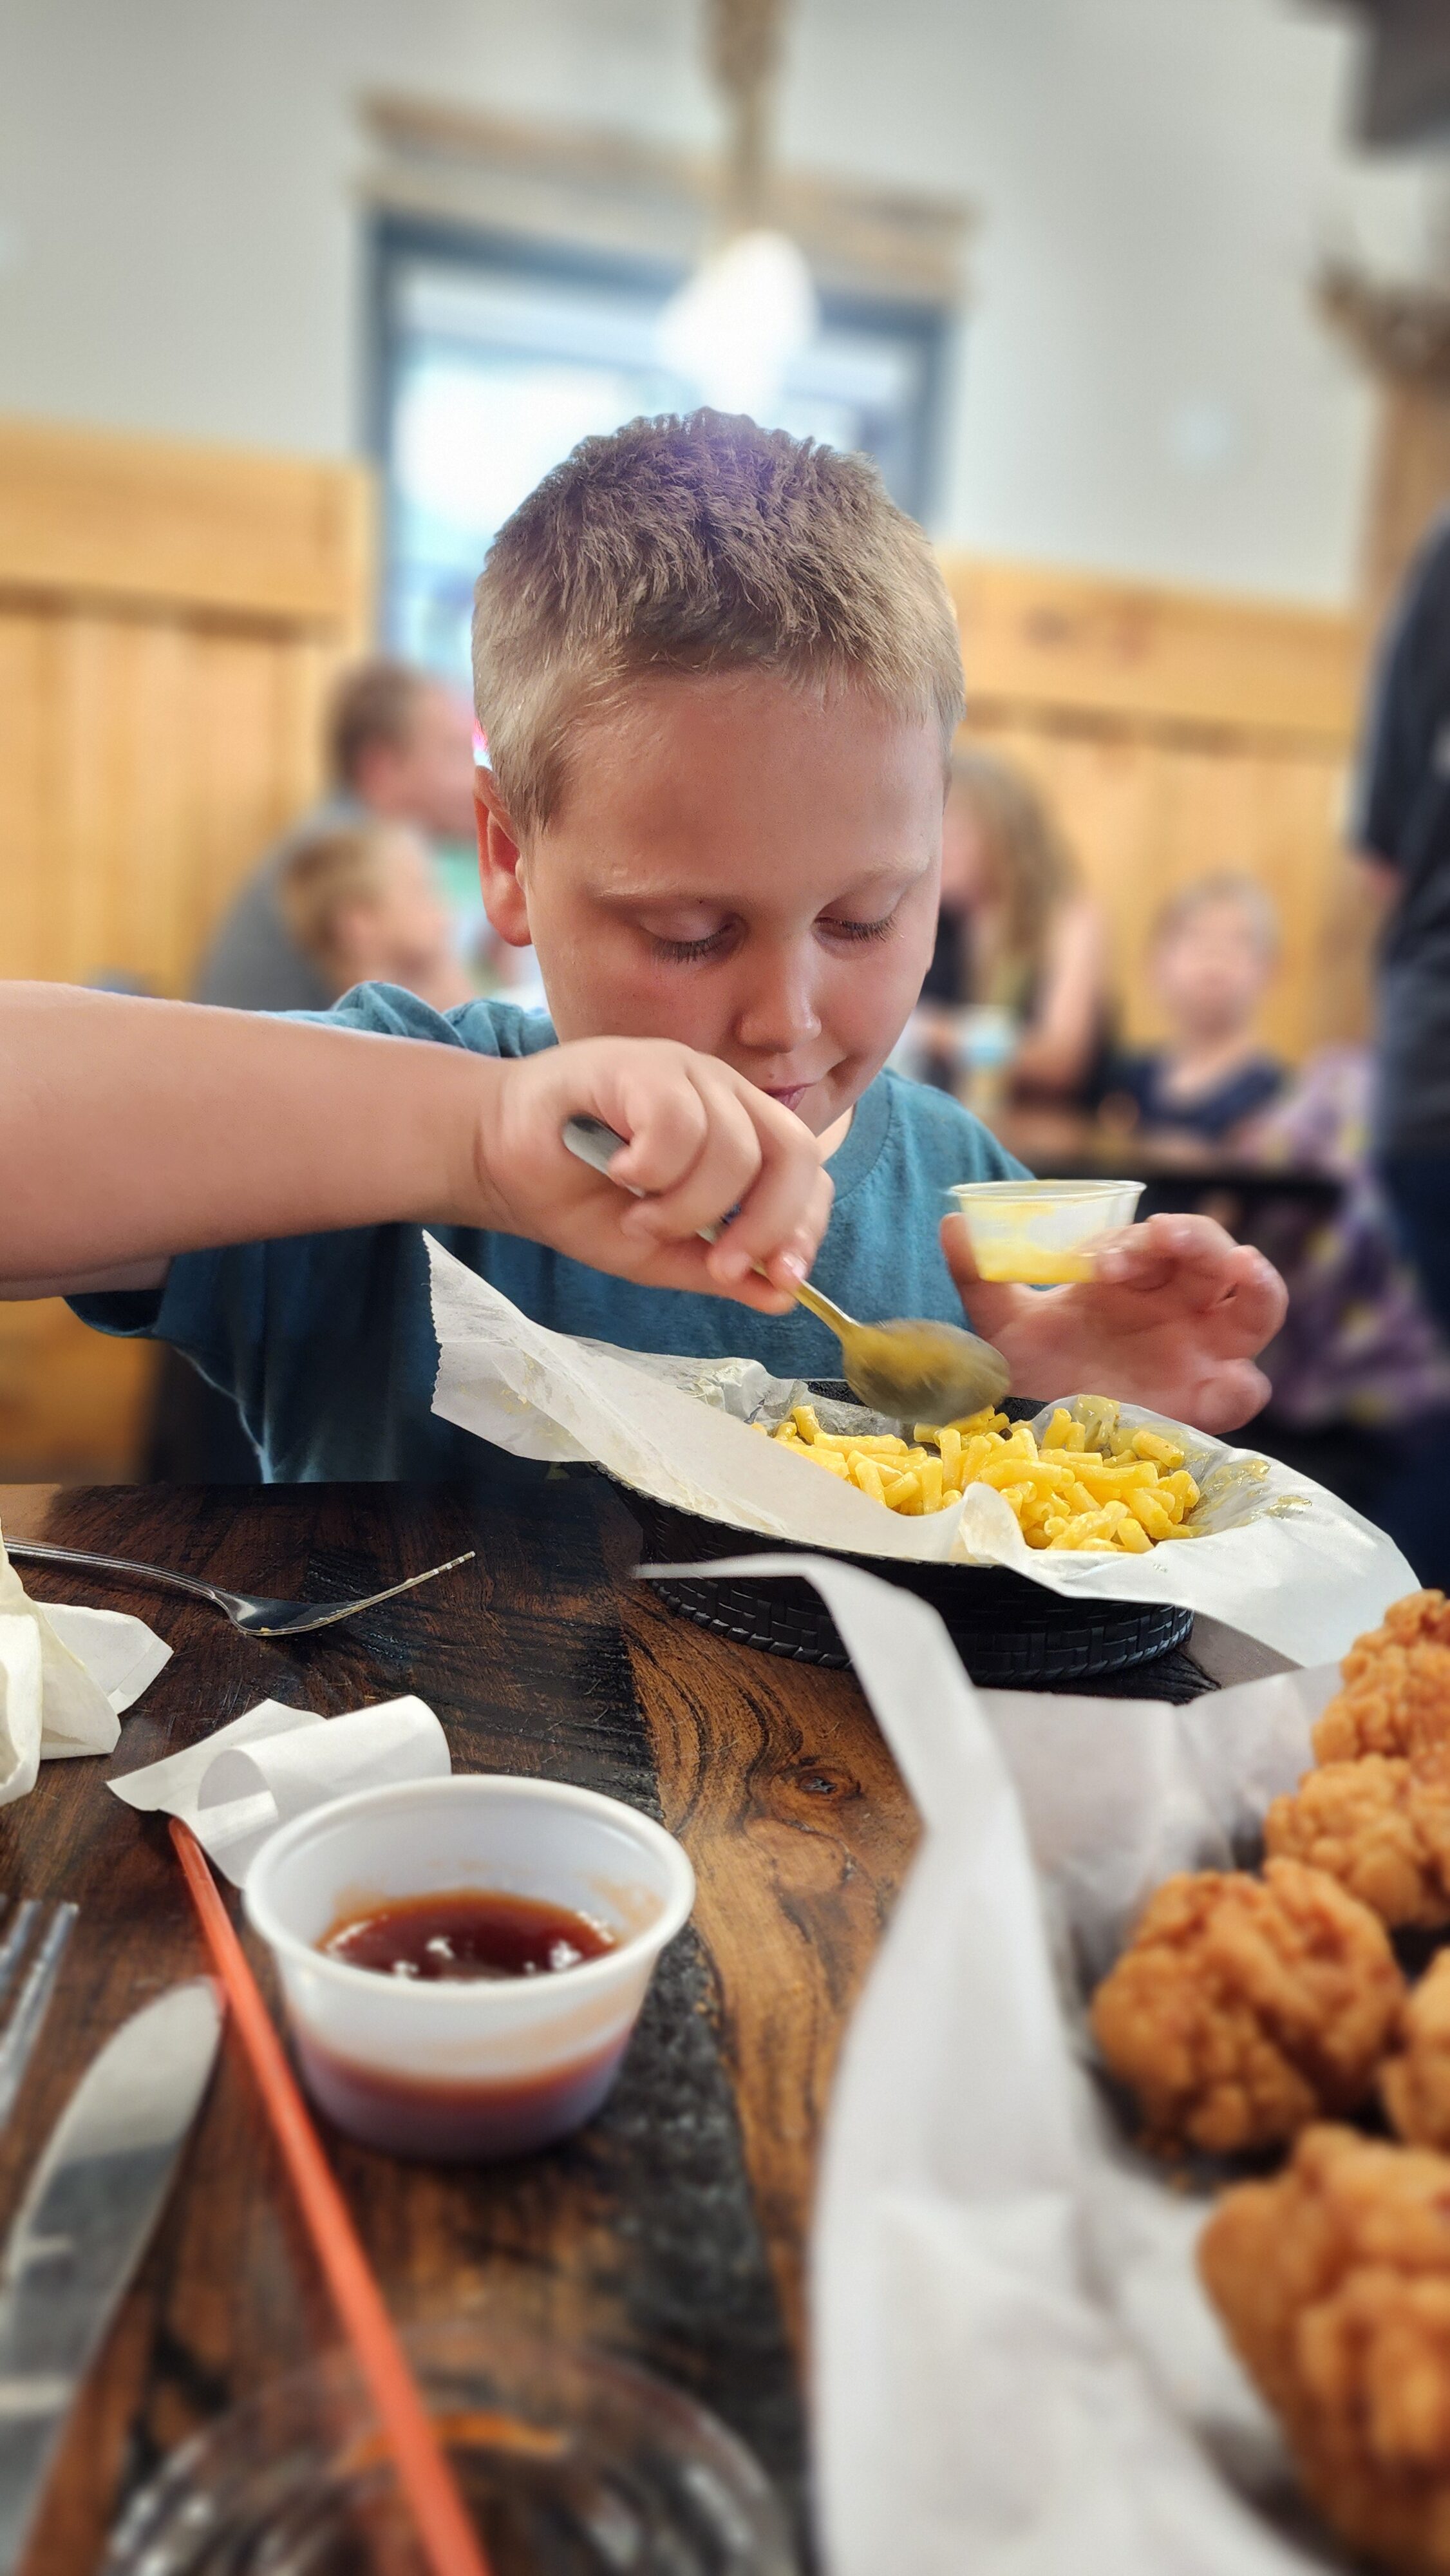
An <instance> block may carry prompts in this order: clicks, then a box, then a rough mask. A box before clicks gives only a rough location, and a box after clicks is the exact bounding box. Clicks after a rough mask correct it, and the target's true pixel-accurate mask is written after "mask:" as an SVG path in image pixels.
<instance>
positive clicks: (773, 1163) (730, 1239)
mask: <svg viewBox="0 0 1450 2576" xmlns="http://www.w3.org/2000/svg"><path fill="white" fill-rule="evenodd" d="M498 1073H499V1077H500V1078H499V1079H498V1080H497V1082H496V1084H491V1085H490V1089H489V1097H488V1100H487V1102H486V1104H485V1105H484V1107H483V1108H482V1110H481V1113H480V1117H479V1121H478V1126H477V1130H476V1134H475V1142H474V1152H475V1170H476V1179H477V1199H476V1201H475V1202H474V1206H473V1209H472V1211H471V1212H465V1211H464V1210H462V1209H460V1210H459V1212H458V1213H459V1215H460V1218H461V1221H462V1222H464V1223H472V1224H475V1225H478V1224H483V1225H488V1226H496V1227H499V1228H501V1229H502V1230H503V1231H505V1232H507V1233H510V1234H520V1235H526V1236H528V1237H530V1238H531V1239H532V1240H533V1241H534V1242H536V1243H547V1244H550V1245H552V1246H553V1248H554V1250H555V1251H556V1252H566V1253H568V1254H569V1255H570V1256H571V1258H572V1259H573V1260H575V1261H584V1262H587V1263H588V1264H589V1265H590V1267H591V1268H592V1269H595V1270H608V1271H612V1272H614V1274H615V1275H616V1276H617V1277H619V1278H624V1279H635V1280H638V1281H639V1282H640V1284H641V1285H642V1286H645V1287H650V1288H691V1289H696V1290H701V1291H703V1292H704V1293H705V1294H706V1295H714V1296H724V1297H736V1298H739V1300H740V1301H741V1303H742V1304H743V1305H747V1306H754V1307H756V1308H758V1309H759V1311H760V1312H761V1313H763V1314H767V1315H781V1314H784V1313H786V1312H787V1310H788V1308H789V1305H790V1302H791V1300H790V1288H791V1285H792V1284H793V1283H794V1282H795V1281H797V1280H800V1279H804V1278H805V1276H806V1274H807V1272H808V1271H809V1269H810V1267H811V1264H812V1262H813V1261H814V1259H815V1257H816V1252H817V1249H818V1247H819V1245H820V1240H821V1237H822V1235H823V1234H824V1233H825V1230H826V1220H827V1218H828V1217H829V1215H830V1210H831V1198H832V1195H833V1192H832V1184H831V1180H830V1177H829V1175H828V1174H827V1172H826V1171H825V1169H824V1168H823V1166H822V1162H821V1156H820V1148H819V1145H818V1143H817V1141H816V1139H815V1137H814V1136H813V1135H812V1134H811V1132H810V1129H809V1128H808V1127H806V1126H804V1125H802V1123H801V1121H800V1119H799V1118H797V1117H795V1116H794V1115H793V1113H792V1112H791V1111H790V1110H788V1109H783V1108H782V1107H781V1105H780V1103H779V1101H776V1100H772V1099H771V1098H770V1097H769V1095H768V1093H766V1092H763V1091H757V1090H756V1088H755V1086H754V1084H753V1083H750V1082H747V1081H746V1079H745V1077H744V1075H743V1074H739V1073H735V1072H733V1071H732V1070H731V1068H730V1066H729V1065H726V1064H722V1063H721V1062H720V1061H719V1059H718V1058H717V1057H715V1056H707V1055H697V1054H696V1053H695V1052H694V1050H693V1049H692V1048H690V1047H685V1046H677V1045H676V1044H675V1043H674V1042H673V1041H672V1040H670V1039H667V1038H585V1039H580V1040H576V1041H575V1042H574V1043H572V1044H569V1045H564V1046H557V1047H548V1048H545V1049H544V1050H543V1051H542V1052H541V1053H540V1054H538V1055H532V1056H525V1057H522V1058H518V1059H510V1060H508V1061H506V1062H505V1063H503V1064H502V1065H500V1066H499V1068H498ZM574 1117H590V1118H600V1119H602V1120H603V1121H604V1123H605V1125H606V1126H607V1127H613V1128H614V1129H615V1130H616V1132H617V1133H618V1134H619V1135H621V1136H623V1137H624V1138H625V1139H626V1145H625V1147H624V1149H622V1150H621V1151H620V1152H619V1153H618V1154H617V1155H616V1156H615V1158H614V1162H613V1165H612V1167H611V1173H610V1177H609V1178H608V1179H607V1180H606V1179H605V1178H604V1177H603V1175H602V1174H601V1173H598V1172H595V1171H592V1170H591V1169H590V1168H589V1166H588V1165H587V1164H585V1163H581V1162H580V1161H579V1159H578V1157H577V1156H576V1155H574V1154H571V1153H570V1151H569V1149H568V1147H567V1146H566V1145H565V1143H564V1141H563V1127H564V1122H565V1120H566V1119H568V1118H574ZM631 1191H643V1192H645V1193H647V1195H646V1196H644V1197H642V1198H638V1197H631V1195H630V1193H631ZM465 1195H467V1192H466V1191H465ZM732 1210H733V1211H734V1214H733V1215H731V1211H732ZM726 1217H729V1218H730V1222H729V1224H728V1225H726V1226H725V1230H724V1232H723V1233H722V1235H721V1237H720V1240H719V1242H718V1243H714V1244H705V1243H702V1242H701V1241H700V1240H699V1232H700V1229H701V1228H702V1227H704V1226H709V1225H719V1224H720V1223H721V1222H722V1221H723V1220H724V1219H725V1218H726ZM761 1271H763V1272H764V1273H765V1274H766V1275H765V1276H764V1277H763V1278H762V1277H760V1276H759V1275H758V1273H759V1272H761Z"/></svg>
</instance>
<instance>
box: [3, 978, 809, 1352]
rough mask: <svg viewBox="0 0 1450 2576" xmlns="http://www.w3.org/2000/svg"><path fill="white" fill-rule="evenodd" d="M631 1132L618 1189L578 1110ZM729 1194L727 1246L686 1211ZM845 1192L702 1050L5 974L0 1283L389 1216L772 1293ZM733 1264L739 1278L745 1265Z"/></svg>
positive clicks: (776, 1109) (785, 1123)
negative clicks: (510, 1053) (313, 1018)
mask: <svg viewBox="0 0 1450 2576" xmlns="http://www.w3.org/2000/svg"><path fill="white" fill-rule="evenodd" d="M580 1111H582V1112H588V1113H590V1114H593V1115H595V1116H598V1117H602V1118H604V1119H606V1120H607V1122H608V1123H609V1124H610V1125H612V1126H614V1127H617V1128H618V1129H619V1130H620V1132H621V1133H622V1134H625V1135H627V1136H629V1137H631V1138H632V1139H633V1150H632V1154H631V1156H628V1157H621V1158H620V1166H619V1167H620V1170H621V1175H622V1177H627V1178H628V1179H629V1180H630V1181H632V1182H633V1183H634V1184H635V1185H636V1187H638V1188H640V1189H642V1190H645V1191H648V1192H650V1193H651V1194H652V1195H651V1198H650V1200H649V1203H648V1205H647V1206H646V1205H643V1204H639V1203H636V1202H634V1201H631V1200H630V1199H628V1198H627V1197H626V1196H625V1195H624V1194H623V1192H622V1191H621V1190H619V1189H618V1188H616V1187H615V1186H614V1184H613V1183H612V1182H609V1181H604V1180H602V1179H601V1178H600V1177H599V1175H597V1174H595V1173H592V1172H590V1171H588V1170H587V1168H586V1167H585V1166H584V1165H583V1164H581V1163H579V1162H578V1161H576V1160H575V1158H574V1157H573V1156H572V1155H570V1154H569V1153H567V1152H566V1150H565V1148H564V1146H563V1144H562V1142H561V1141H560V1132H559V1131H560V1129H561V1128H562V1125H563V1122H564V1120H565V1119H566V1118H567V1117H569V1116H570V1115H572V1114H574V1113H575V1112H580ZM737 1205H738V1207H739V1215H738V1216H737V1217H736V1218H735V1220H734V1221H733V1222H732V1223H731V1224H730V1226H729V1227H728V1228H727V1231H726V1233H725V1235H724V1236H723V1237H722V1239H721V1242H720V1243H719V1244H718V1245H716V1246H715V1247H714V1248H713V1249H709V1250H707V1248H706V1246H705V1245H704V1244H702V1243H699V1242H697V1241H696V1240H694V1228H695V1227H696V1226H698V1225H704V1224H708V1223H712V1222H714V1221H717V1220H718V1219H719V1218H721V1217H723V1216H725V1215H727V1214H728V1212H729V1211H730V1210H731V1209H732V1208H733V1207H736V1206H737ZM829 1205H830V1183H829V1181H828V1180H827V1179H826V1177H825V1174H824V1173H823V1172H822V1170H821V1167H820V1159H819V1155H818V1153H817V1151H816V1147H815V1140H814V1138H812V1137H811V1136H809V1135H808V1134H807V1131H806V1130H805V1129H804V1128H803V1127H802V1126H801V1125H800V1122H799V1121H798V1120H797V1119H794V1118H792V1117H790V1115H789V1113H788V1112H786V1111H784V1110H782V1109H781V1108H780V1106H779V1104H778V1103H777V1102H775V1101H772V1100H769V1099H768V1098H766V1097H765V1095H764V1094H762V1093H760V1092H756V1091H754V1090H753V1089H752V1087H751V1085H750V1084H748V1083H746V1082H745V1081H744V1080H743V1079H742V1078H741V1077H740V1076H739V1075H736V1074H732V1073H731V1072H730V1071H729V1068H728V1067H726V1066H724V1065H720V1064H717V1063H715V1062H714V1060H713V1059H711V1058H706V1057H700V1056H696V1055H694V1054H693V1053H692V1052H691V1051H690V1050H689V1049H688V1048H684V1047H677V1046H673V1045H670V1044H667V1043H665V1042H663V1041H646V1040H631V1039H617V1038H611V1039H591V1040H589V1041H587V1042H586V1043H584V1044H582V1045H578V1046H572V1047H551V1048H549V1049H547V1050H545V1051H544V1052H543V1053H541V1054H539V1055H536V1056H531V1057H528V1058H526V1059H523V1060H521V1061H507V1060H500V1059H498V1058H496V1057H491V1056H480V1055H474V1054H472V1053H470V1052H469V1051H467V1050H466V1049H464V1048H461V1047H453V1046H443V1045H432V1044H429V1043H428V1042H427V1041H424V1040H417V1039H406V1038H391V1037H374V1036H365V1035H361V1034H359V1033H357V1032H355V1031H350V1030H344V1029H337V1028H327V1027H320V1026H316V1025H313V1024H311V1023H308V1022H303V1021H295V1020H287V1019H273V1018H268V1017H264V1016H261V1015H257V1014H252V1013H248V1012H241V1011H214V1010H205V1009H201V1008H199V1007H197V1006H196V1005H194V1004H191V1003H184V1002H150V1001H136V1000H131V999H128V998H122V997H119V996H116V995H112V994H100V993H87V992H83V991H78V990H76V989H74V988H72V987H69V986H52V985H35V984H32V985H24V984H8V985H5V984H0V1210H3V1217H0V1282H3V1283H4V1285H3V1288H0V1293H4V1294H6V1295H9V1296H12V1297H14V1296H39V1295H48V1294H57V1293H66V1294H75V1293H77V1292H79V1291H80V1290H82V1289H88V1288H95V1287H100V1286H104V1287H116V1288H125V1287H129V1288H146V1287H153V1286H155V1285H157V1284H159V1282H160V1280H161V1278H162V1277H163V1276H164V1273H165V1268H166V1265H167V1262H168V1261H169V1260H170V1258H171V1257H172V1256H173V1255H174V1254H176V1253H180V1252H187V1251H195V1250H200V1249H203V1248H205V1247H207V1246H210V1245H217V1244H229V1243H242V1242H251V1241H261V1240H266V1239H268V1238H271V1237H275V1236H281V1235H297V1234H312V1233H319V1232H326V1231H331V1230H334V1229H338V1228H346V1227H354V1226H367V1225H375V1224H385V1223H392V1222H401V1223H410V1222H411V1223H422V1224H428V1223H432V1224H442V1225H447V1224H454V1225H466V1226H476V1227H480V1228H486V1229H498V1230H501V1231H504V1232H507V1233H515V1234H527V1235H531V1236H533V1237H534V1238H535V1239H537V1240H539V1241H541V1242H545V1243H550V1244H553V1245H554V1246H555V1247H556V1248H557V1249H559V1250H561V1251H566V1252H570V1253H573V1254H574V1255H575V1257H576V1258H578V1259H581V1260H585V1261H588V1262H590V1263H591V1264H592V1265H593V1266H595V1267H596V1268H600V1269H607V1270H612V1271H615V1272H617V1273H621V1274H623V1275H625V1276H627V1277H632V1278H638V1279H640V1280H643V1281H646V1282H648V1283H649V1284H651V1285H658V1286H671V1287H698V1288H703V1289H707V1290H713V1291H714V1293H715V1294H717V1295H718V1294H720V1293H721V1292H722V1291H724V1292H726V1293H729V1294H734V1295H739V1296H742V1297H744V1298H745V1300H746V1301H747V1302H748V1303H751V1304H758V1305H761V1306H763V1307H764V1308H766V1310H767V1311H770V1312H779V1311H781V1310H782V1309H783V1307H784V1303H785V1299H784V1297H783V1296H782V1294H781V1292H780V1289H779V1287H778V1286H777V1287H772V1286H770V1285H768V1284H767V1282H766V1281H764V1280H761V1279H757V1278H755V1277H754V1275H753V1272H752V1269H751V1265H752V1263H754V1262H757V1261H758V1262H761V1263H763V1265H764V1266H765V1268H766V1269H767V1270H768V1271H769V1272H770V1273H771V1275H772V1277H773V1278H775V1279H777V1280H778V1279H780V1278H784V1277H795V1276H799V1275H802V1273H803V1271H804V1269H805V1268H808V1267H809V1264H810V1261H811V1260H812V1259H813V1257H814V1254H815V1250H816V1245H817V1243H818V1242H819V1239H820V1235H821V1233H822V1232H823V1231H824V1227H825V1221H826V1215H827V1212H828V1209H829ZM742 1263H743V1267H744V1271H745V1278H744V1280H742V1279H741V1277H740V1275H739V1274H740V1270H741V1266H742Z"/></svg>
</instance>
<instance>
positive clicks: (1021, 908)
mask: <svg viewBox="0 0 1450 2576" xmlns="http://www.w3.org/2000/svg"><path fill="white" fill-rule="evenodd" d="M1106 994H1107V958H1106V941H1105V938H1104V931H1103V922H1102V917H1101V915H1100V913H1099V911H1098V908H1097V905H1096V904H1095V903H1094V902H1093V899H1092V897H1091V895H1089V894H1088V893H1086V892H1085V890H1084V889H1083V887H1082V886H1081V885H1080V884H1079V882H1078V877H1077V871H1076V868H1075V867H1074V865H1073V861H1072V857H1071V855H1070V853H1069V851H1068V848H1067V845H1066V843H1065V842H1064V840H1063V839H1062V836H1061V834H1060V832H1059V831H1058V828H1057V825H1056V823H1055V821H1054V820H1053V817H1052V815H1051V814H1050V813H1049V811H1048V809H1047V807H1046V805H1045V804H1044V803H1043V800H1042V798H1041V797H1040V796H1039V794H1038V792H1037V790H1036V788H1035V787H1034V786H1033V785H1032V783H1031V781H1030V780H1029V779H1028V778H1026V777H1024V775H1023V774H1022V772H1021V771H1020V770H1017V769H1013V768H1011V767H1009V765H1008V764H1007V762H1005V761H1002V760H998V759H996V758H995V757H994V755H993V754H992V753H990V752H986V751H975V750H973V751H965V752H958V753H957V754H956V755H955V756H954V758H953V760H952V769H951V786H950V790H949V792H948V796H947V805H946V814H945V817H944V820H943V824H942V894H941V913H940V917H939V922H938V929H937V942H936V950H935V953H934V955H933V957H932V962H931V965H930V967H929V968H928V970H927V977H926V982H925V984H924V985H923V987H922V1016H921V1022H920V1026H919V1036H920V1039H921V1042H922V1043H923V1045H924V1047H925V1049H926V1051H927V1054H928V1056H929V1057H931V1058H934V1059H938V1060H939V1059H941V1058H942V1057H943V1056H944V1055H946V1054H949V1053H950V1052H951V1051H952V1050H953V1048H954V1045H955V1043H956V1029H957V1022H956V1020H955V1017H954V1014H956V1013H958V1012H960V1011H961V1010H962V1009H963V1008H965V1007H975V1008H977V1009H978V1010H983V1009H990V1010H992V1011H995V1012H1002V1013H1005V1014H1006V1015H1007V1016H1008V1017H1009V1018H1010V1020H1011V1022H1012V1023H1013V1026H1014V1030H1015V1035H1014V1038H1013V1041H1012V1054H1011V1060H1010V1065H1009V1067H1008V1069H1007V1085H1006V1087H1007V1090H1008V1092H1009V1093H1010V1096H1011V1097H1012V1098H1013V1099H1014V1100H1030V1101H1052V1102H1056V1103H1059V1104H1068V1105H1087V1104H1091V1103H1092V1102H1093V1101H1094V1100H1095V1099H1096V1098H1097V1096H1098V1091H1099V1089H1100V1085H1101V1074H1102V1069H1103V1061H1104V1056H1105V1037H1106V1031H1107V999H1106ZM934 1078H936V1079H938V1080H940V1079H941V1072H940V1070H939V1069H938V1070H937V1071H936V1073H935V1075H934ZM947 1087H948V1088H950V1087H951V1083H950V1079H948V1083H947Z"/></svg>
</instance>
